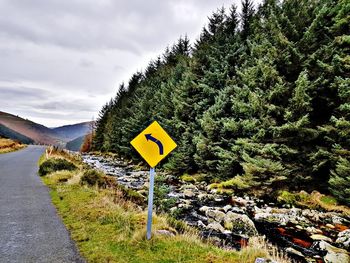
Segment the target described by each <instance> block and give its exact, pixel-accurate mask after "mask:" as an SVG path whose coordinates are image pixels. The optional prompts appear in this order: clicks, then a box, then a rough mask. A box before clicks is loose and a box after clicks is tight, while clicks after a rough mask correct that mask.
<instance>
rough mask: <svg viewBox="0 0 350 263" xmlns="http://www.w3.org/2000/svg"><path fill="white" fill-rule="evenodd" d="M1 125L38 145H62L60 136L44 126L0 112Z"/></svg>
mask: <svg viewBox="0 0 350 263" xmlns="http://www.w3.org/2000/svg"><path fill="white" fill-rule="evenodd" d="M0 124H2V125H3V126H6V127H7V128H9V129H11V130H13V131H15V132H17V133H20V134H22V135H24V136H26V137H29V138H30V139H32V140H33V141H35V142H36V143H41V144H54V145H62V139H60V138H59V136H58V134H57V133H56V132H55V131H54V130H52V129H50V128H47V127H45V126H44V125H41V124H38V123H35V122H32V121H30V120H26V119H23V118H20V117H18V116H15V115H12V114H9V113H6V112H1V111H0Z"/></svg>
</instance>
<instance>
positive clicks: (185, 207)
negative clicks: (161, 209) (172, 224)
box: [178, 203, 192, 210]
mask: <svg viewBox="0 0 350 263" xmlns="http://www.w3.org/2000/svg"><path fill="white" fill-rule="evenodd" d="M178 208H182V209H185V210H189V209H191V208H192V206H191V205H189V204H183V203H182V204H179V205H178Z"/></svg>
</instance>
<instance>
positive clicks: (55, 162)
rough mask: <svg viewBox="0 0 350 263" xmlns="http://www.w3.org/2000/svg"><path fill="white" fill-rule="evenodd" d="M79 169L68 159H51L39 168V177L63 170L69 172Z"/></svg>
mask: <svg viewBox="0 0 350 263" xmlns="http://www.w3.org/2000/svg"><path fill="white" fill-rule="evenodd" d="M75 169H77V167H76V166H75V165H74V164H73V163H71V162H69V161H67V160H66V159H59V158H51V159H48V160H46V161H44V162H43V163H42V164H41V165H40V167H39V175H40V176H45V175H47V174H49V173H52V172H56V171H61V170H67V171H72V170H75Z"/></svg>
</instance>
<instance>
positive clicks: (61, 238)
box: [0, 146, 84, 263]
mask: <svg viewBox="0 0 350 263" xmlns="http://www.w3.org/2000/svg"><path fill="white" fill-rule="evenodd" d="M44 150H45V148H44V147H42V146H28V147H27V148H25V149H23V150H20V151H17V152H12V153H7V154H0V262H21V263H22V262H33V263H34V262H35V263H37V262H50V263H51V262H52V263H54V262H60V263H61V262H62V263H64V262H84V261H83V260H82V258H81V257H80V256H79V253H78V252H77V249H76V247H75V244H74V243H73V241H72V240H71V238H70V236H69V233H68V231H67V229H66V228H65V226H64V225H63V223H62V221H61V219H60V218H59V216H58V215H57V213H56V209H55V207H54V206H53V205H52V203H51V198H50V196H49V191H48V189H47V187H46V186H44V185H43V183H42V182H41V180H40V178H39V176H38V175H37V170H38V166H37V161H38V159H39V157H40V155H41V154H42V153H43V152H44Z"/></svg>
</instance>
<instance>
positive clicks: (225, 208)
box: [223, 205, 232, 213]
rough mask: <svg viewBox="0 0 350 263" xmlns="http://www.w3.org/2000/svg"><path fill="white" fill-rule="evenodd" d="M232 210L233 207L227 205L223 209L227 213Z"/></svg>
mask: <svg viewBox="0 0 350 263" xmlns="http://www.w3.org/2000/svg"><path fill="white" fill-rule="evenodd" d="M231 208H232V206H231V205H225V206H224V207H223V209H224V211H225V213H227V212H228V210H230V209H231Z"/></svg>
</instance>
